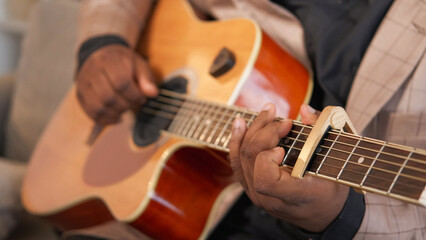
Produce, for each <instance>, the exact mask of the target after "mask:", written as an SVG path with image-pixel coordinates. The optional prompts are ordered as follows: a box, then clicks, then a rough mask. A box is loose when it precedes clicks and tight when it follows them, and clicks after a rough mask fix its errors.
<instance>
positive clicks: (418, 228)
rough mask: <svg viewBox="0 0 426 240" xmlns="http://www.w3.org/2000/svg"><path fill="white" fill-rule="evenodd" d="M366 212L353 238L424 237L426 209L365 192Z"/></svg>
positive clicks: (425, 231)
mask: <svg viewBox="0 0 426 240" xmlns="http://www.w3.org/2000/svg"><path fill="white" fill-rule="evenodd" d="M365 204H366V212H365V215H364V219H363V222H362V224H361V227H360V228H359V230H358V233H357V234H356V235H355V237H354V239H356V240H361V239H373V240H374V239H388V240H392V239H418V240H421V239H426V208H423V207H420V206H416V205H413V204H409V203H405V202H402V201H398V200H394V199H391V198H385V197H382V196H379V195H376V194H372V193H367V194H366V196H365Z"/></svg>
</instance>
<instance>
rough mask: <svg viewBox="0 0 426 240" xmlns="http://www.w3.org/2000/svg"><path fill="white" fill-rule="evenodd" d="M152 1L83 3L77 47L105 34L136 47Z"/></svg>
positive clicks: (110, 0) (91, 0) (129, 0)
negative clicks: (116, 36) (115, 36)
mask: <svg viewBox="0 0 426 240" xmlns="http://www.w3.org/2000/svg"><path fill="white" fill-rule="evenodd" d="M153 2H154V0H143V1H141V0H82V1H81V8H80V14H79V22H78V25H79V26H78V40H77V46H80V45H81V44H82V43H83V42H84V41H85V40H87V39H89V38H92V37H95V36H101V35H106V34H113V35H118V36H120V37H122V38H123V39H124V40H126V41H127V43H128V44H129V45H130V46H131V47H135V45H136V43H137V40H138V37H139V34H140V31H141V29H142V27H143V26H144V25H145V22H146V20H147V16H148V13H149V11H150V8H151V5H152V3H153Z"/></svg>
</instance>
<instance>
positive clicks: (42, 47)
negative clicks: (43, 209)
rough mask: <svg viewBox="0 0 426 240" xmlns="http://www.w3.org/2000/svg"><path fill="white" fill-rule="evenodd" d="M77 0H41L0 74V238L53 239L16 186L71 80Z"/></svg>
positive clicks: (47, 227)
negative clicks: (14, 60) (13, 65)
mask: <svg viewBox="0 0 426 240" xmlns="http://www.w3.org/2000/svg"><path fill="white" fill-rule="evenodd" d="M78 8H79V2H78V1H71V0H55V1H40V2H39V3H38V4H36V5H35V6H34V8H33V10H32V13H31V15H30V17H29V19H28V30H27V32H26V35H25V38H24V41H23V44H22V47H21V56H20V60H19V65H18V69H17V71H16V73H14V74H10V75H6V76H1V77H0V154H1V155H0V239H14V240H15V239H16V240H21V239H22V240H26V239H31V240H33V239H35V240H37V239H40V240H41V239H43V240H49V239H57V238H58V236H57V234H56V233H55V230H54V229H53V227H52V226H51V225H50V224H48V223H46V222H44V221H42V220H39V219H37V218H35V217H33V216H31V215H30V214H27V213H25V211H24V210H23V209H22V206H21V204H20V200H19V192H20V185H21V182H22V177H23V176H24V173H25V166H26V163H27V162H28V160H29V157H30V155H31V152H32V150H33V148H34V146H35V144H36V142H37V139H38V138H39V136H40V134H41V133H42V131H43V128H44V127H45V125H46V124H47V122H48V119H49V118H50V117H51V115H52V114H53V112H54V111H55V109H56V107H57V106H58V104H59V103H60V100H61V99H62V97H63V96H64V95H65V93H66V92H67V91H68V89H69V88H70V86H71V85H72V83H73V78H74V70H75V63H76V62H75V40H76V26H77V14H78Z"/></svg>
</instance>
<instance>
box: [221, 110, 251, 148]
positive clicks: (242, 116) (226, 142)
mask: <svg viewBox="0 0 426 240" xmlns="http://www.w3.org/2000/svg"><path fill="white" fill-rule="evenodd" d="M241 114H242V115H241ZM245 114H247V113H238V114H237V116H236V117H235V118H234V120H233V121H235V119H237V118H244V115H245ZM231 136H232V132H230V133H229V134H228V137H227V138H226V141H225V143H224V144H223V147H226V148H228V145H229V141H231Z"/></svg>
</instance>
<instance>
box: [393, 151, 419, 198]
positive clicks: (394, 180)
mask: <svg viewBox="0 0 426 240" xmlns="http://www.w3.org/2000/svg"><path fill="white" fill-rule="evenodd" d="M413 153H414V150H413V151H411V152H410V154H408V156H407V158H406V159H405V161H404V163H403V164H402V165H401V167H400V168H399V171H398V173H397V174H396V176H395V178H394V179H393V181H392V184H391V186H390V187H389V190H388V191H387V193H390V192H391V191H392V188H393V186H394V185H395V183H396V181H397V180H398V177H399V176H400V175H401V173H402V170H403V169H404V167H405V165H407V163H408V160H409V159H410V157H411V156H412V155H413Z"/></svg>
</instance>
